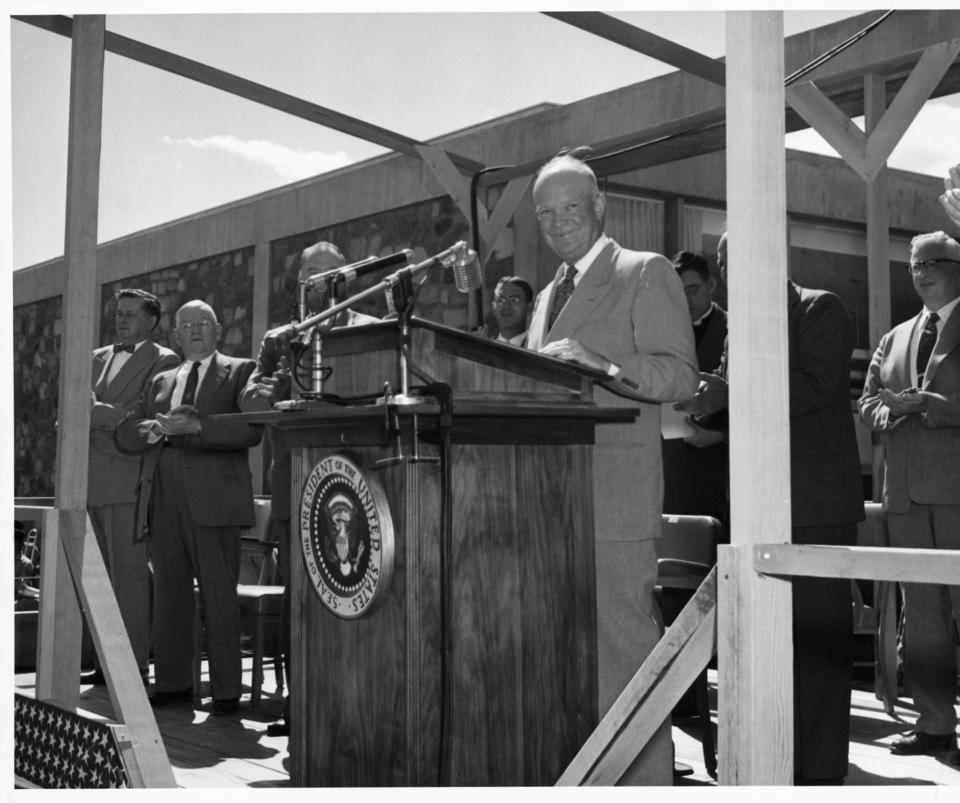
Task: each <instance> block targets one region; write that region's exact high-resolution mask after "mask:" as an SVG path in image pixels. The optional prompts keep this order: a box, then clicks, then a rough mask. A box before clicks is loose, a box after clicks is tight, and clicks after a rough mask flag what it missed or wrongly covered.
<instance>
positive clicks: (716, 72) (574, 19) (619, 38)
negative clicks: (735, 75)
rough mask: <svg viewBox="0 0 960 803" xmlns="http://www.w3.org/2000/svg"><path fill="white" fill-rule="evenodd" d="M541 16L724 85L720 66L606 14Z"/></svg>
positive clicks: (561, 13)
mask: <svg viewBox="0 0 960 803" xmlns="http://www.w3.org/2000/svg"><path fill="white" fill-rule="evenodd" d="M542 13H543V14H544V15H545V16H547V17H552V18H553V19H555V20H559V21H560V22H565V23H567V24H568V25H572V26H573V27H574V28H579V29H580V30H581V31H587V33H592V34H595V35H596V36H600V37H602V38H603V39H606V40H607V41H609V42H614V43H616V44H618V45H623V46H624V47H628V48H630V49H631V50H635V51H636V52H637V53H642V54H643V55H644V56H649V57H650V58H653V59H656V60H657V61H662V62H663V63H664V64H669V65H671V66H672V67H676V68H677V69H680V70H683V71H684V72H688V73H690V74H691V75H696V76H699V77H700V78H704V79H706V80H707V81H710V82H711V83H714V84H719V85H720V86H723V85H724V84H725V83H726V68H725V67H724V65H723V63H722V62H719V61H716V60H714V59H712V58H710V57H709V56H704V55H703V54H702V53H698V52H697V51H696V50H691V49H690V48H688V47H684V46H683V45H678V44H677V43H676V42H671V41H670V40H669V39H664V38H663V37H662V36H657V35H656V34H652V33H650V32H649V31H645V30H643V29H642V28H637V27H636V26H635V25H631V24H630V23H628V22H624V21H623V20H619V19H617V18H616V17H612V16H610V15H609V14H603V13H601V12H599V11H544V12H542Z"/></svg>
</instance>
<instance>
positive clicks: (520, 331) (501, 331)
mask: <svg viewBox="0 0 960 803" xmlns="http://www.w3.org/2000/svg"><path fill="white" fill-rule="evenodd" d="M532 309H533V288H532V287H531V286H530V282H528V281H527V280H526V279H522V278H520V277H519V276H501V277H500V279H499V280H498V281H497V286H496V287H495V288H494V291H493V304H492V314H493V319H494V320H495V321H496V324H497V325H496V340H497V342H498V343H509V344H510V345H511V346H517V347H518V348H521V349H522V348H524V347H525V346H526V345H527V327H528V325H529V322H530V312H531V310H532ZM485 330H486V327H484V330H483V331H481V334H486V331H485Z"/></svg>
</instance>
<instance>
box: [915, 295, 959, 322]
mask: <svg viewBox="0 0 960 803" xmlns="http://www.w3.org/2000/svg"><path fill="white" fill-rule="evenodd" d="M958 303H960V296H957V297H956V298H955V299H953V301H949V302H947V303H946V304H944V305H943V306H942V307H940V309H938V310H937V315H938V316H939V317H940V322H939V324H938V326H941V327H942V326H943V325H944V324H946V322H947V318H949V317H950V314H951V313H952V312H953V311H954V309H956V306H957V304H958ZM923 311H924V313H925V316H924V319H923V320H924V323H926V320H927V318H926V316H927V315H929V314H930V313H931V312H932V310H929V309H927V308H926V307H924V308H923Z"/></svg>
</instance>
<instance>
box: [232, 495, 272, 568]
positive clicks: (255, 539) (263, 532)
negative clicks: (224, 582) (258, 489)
mask: <svg viewBox="0 0 960 803" xmlns="http://www.w3.org/2000/svg"><path fill="white" fill-rule="evenodd" d="M253 509H254V514H255V515H256V523H255V524H254V525H253V527H250V528H248V529H245V530H242V531H241V533H240V538H241V553H240V578H239V581H238V582H239V584H240V585H276V584H277V578H278V576H279V568H278V566H277V558H276V551H277V545H276V544H275V543H274V542H273V540H272V535H273V533H272V526H271V521H270V497H259V496H258V497H255V498H254V500H253Z"/></svg>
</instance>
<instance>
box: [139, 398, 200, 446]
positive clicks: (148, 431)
mask: <svg viewBox="0 0 960 803" xmlns="http://www.w3.org/2000/svg"><path fill="white" fill-rule="evenodd" d="M201 428H202V427H201V424H200V414H199V412H198V411H197V408H196V407H193V406H192V405H189V404H181V405H180V406H179V407H175V408H174V409H172V410H171V411H170V412H169V413H166V414H164V413H157V416H156V418H152V419H147V420H145V421H141V422H140V424H139V426H138V429H139V432H140V434H141V435H142V436H143V437H145V438H147V440H148V441H150V442H151V443H155V442H156V441H158V440H160V438H162V437H173V436H175V435H196V434H197V433H198V432H200V430H201Z"/></svg>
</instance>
